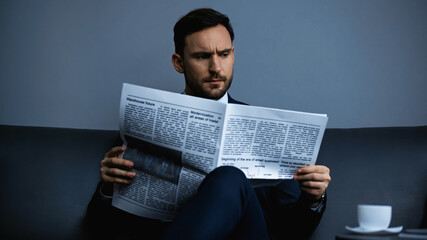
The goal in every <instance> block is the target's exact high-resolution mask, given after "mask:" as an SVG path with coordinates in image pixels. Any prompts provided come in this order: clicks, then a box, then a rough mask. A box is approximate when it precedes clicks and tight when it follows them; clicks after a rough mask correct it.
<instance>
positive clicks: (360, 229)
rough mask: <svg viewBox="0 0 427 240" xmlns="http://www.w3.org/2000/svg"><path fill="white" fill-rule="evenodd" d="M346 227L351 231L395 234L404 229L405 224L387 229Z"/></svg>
mask: <svg viewBox="0 0 427 240" xmlns="http://www.w3.org/2000/svg"><path fill="white" fill-rule="evenodd" d="M345 229H347V230H348V231H350V232H353V233H358V234H366V235H387V234H394V233H399V232H400V231H402V229H403V226H399V227H390V228H386V229H382V230H374V231H372V230H367V229H364V228H361V227H349V226H345Z"/></svg>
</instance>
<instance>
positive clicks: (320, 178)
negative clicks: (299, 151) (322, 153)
mask: <svg viewBox="0 0 427 240" xmlns="http://www.w3.org/2000/svg"><path fill="white" fill-rule="evenodd" d="M329 172H330V170H329V168H328V167H326V166H322V165H310V166H306V167H303V168H300V169H298V170H297V173H296V174H295V175H294V180H297V181H299V183H300V188H301V191H302V194H303V196H304V197H306V198H307V200H308V201H310V202H317V201H319V200H320V199H321V198H322V195H323V194H324V193H325V191H326V188H327V187H328V185H329V182H330V181H331V176H330V175H329Z"/></svg>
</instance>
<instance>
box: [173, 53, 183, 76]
mask: <svg viewBox="0 0 427 240" xmlns="http://www.w3.org/2000/svg"><path fill="white" fill-rule="evenodd" d="M182 60H183V59H182V57H181V55H179V54H177V53H174V54H173V55H172V65H173V67H174V68H175V70H176V71H177V72H179V73H184V64H183V61H182Z"/></svg>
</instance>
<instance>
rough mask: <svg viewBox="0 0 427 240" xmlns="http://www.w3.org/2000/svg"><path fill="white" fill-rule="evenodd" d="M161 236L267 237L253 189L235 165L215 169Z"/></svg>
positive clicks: (188, 237)
mask: <svg viewBox="0 0 427 240" xmlns="http://www.w3.org/2000/svg"><path fill="white" fill-rule="evenodd" d="M164 239H268V234H267V229H266V224H265V220H264V216H263V211H262V209H261V206H260V203H259V201H258V198H257V196H256V194H255V191H254V189H253V187H252V185H251V184H250V182H249V181H248V180H247V179H246V177H245V175H244V174H243V172H242V171H241V170H239V169H237V168H235V167H230V166H225V167H219V168H216V169H215V170H214V171H212V172H211V173H209V174H208V176H207V177H206V178H205V179H204V180H203V182H202V184H201V185H200V187H199V190H198V192H197V194H196V195H195V196H194V198H193V199H191V200H190V201H189V202H188V203H187V204H186V206H184V208H183V209H182V210H181V211H180V212H179V214H178V215H177V217H176V219H175V220H174V221H173V222H172V223H171V224H170V225H169V227H168V228H167V231H166V233H165V235H164Z"/></svg>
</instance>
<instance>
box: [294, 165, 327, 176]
mask: <svg viewBox="0 0 427 240" xmlns="http://www.w3.org/2000/svg"><path fill="white" fill-rule="evenodd" d="M329 172H330V170H329V168H328V167H326V166H323V165H310V166H306V167H302V168H299V169H298V170H297V174H300V175H303V174H308V173H328V174H329Z"/></svg>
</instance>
